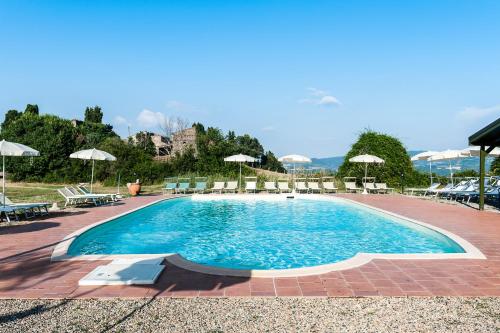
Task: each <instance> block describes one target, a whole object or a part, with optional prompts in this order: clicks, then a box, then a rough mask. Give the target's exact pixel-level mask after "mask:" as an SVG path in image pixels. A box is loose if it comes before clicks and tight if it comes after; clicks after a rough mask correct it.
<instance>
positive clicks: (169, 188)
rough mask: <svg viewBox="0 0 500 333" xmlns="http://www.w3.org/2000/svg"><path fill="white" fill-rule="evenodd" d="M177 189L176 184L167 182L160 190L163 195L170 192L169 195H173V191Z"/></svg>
mask: <svg viewBox="0 0 500 333" xmlns="http://www.w3.org/2000/svg"><path fill="white" fill-rule="evenodd" d="M176 188H177V182H175V183H174V182H167V183H166V184H165V187H163V188H162V192H163V194H166V193H167V192H168V191H170V193H172V194H173V193H175V190H176Z"/></svg>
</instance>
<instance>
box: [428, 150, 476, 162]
mask: <svg viewBox="0 0 500 333" xmlns="http://www.w3.org/2000/svg"><path fill="white" fill-rule="evenodd" d="M464 157H467V156H464V154H463V153H462V151H461V150H456V149H448V150H445V151H441V152H438V153H437V154H435V155H432V156H430V157H429V158H428V159H427V161H432V162H434V161H450V160H456V159H459V158H464Z"/></svg>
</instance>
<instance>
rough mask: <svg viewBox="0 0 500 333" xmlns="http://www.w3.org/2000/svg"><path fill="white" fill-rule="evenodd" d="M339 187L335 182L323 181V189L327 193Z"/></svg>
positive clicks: (333, 191)
mask: <svg viewBox="0 0 500 333" xmlns="http://www.w3.org/2000/svg"><path fill="white" fill-rule="evenodd" d="M337 190H338V188H337V187H336V186H335V183H334V182H323V191H325V193H335V192H337Z"/></svg>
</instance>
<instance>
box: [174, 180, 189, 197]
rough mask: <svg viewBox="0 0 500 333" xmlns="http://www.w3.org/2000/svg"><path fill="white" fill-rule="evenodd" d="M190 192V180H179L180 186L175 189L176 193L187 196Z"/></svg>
mask: <svg viewBox="0 0 500 333" xmlns="http://www.w3.org/2000/svg"><path fill="white" fill-rule="evenodd" d="M188 191H189V179H183V180H182V181H181V180H179V186H177V188H176V189H175V193H184V194H186V193H187V192H188Z"/></svg>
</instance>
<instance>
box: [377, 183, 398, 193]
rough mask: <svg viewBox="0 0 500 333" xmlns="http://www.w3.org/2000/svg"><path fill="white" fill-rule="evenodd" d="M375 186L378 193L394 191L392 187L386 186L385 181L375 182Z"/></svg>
mask: <svg viewBox="0 0 500 333" xmlns="http://www.w3.org/2000/svg"><path fill="white" fill-rule="evenodd" d="M375 188H376V189H377V192H378V193H384V194H387V193H389V192H391V193H392V192H394V188H392V187H387V184H386V183H375Z"/></svg>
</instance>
